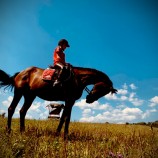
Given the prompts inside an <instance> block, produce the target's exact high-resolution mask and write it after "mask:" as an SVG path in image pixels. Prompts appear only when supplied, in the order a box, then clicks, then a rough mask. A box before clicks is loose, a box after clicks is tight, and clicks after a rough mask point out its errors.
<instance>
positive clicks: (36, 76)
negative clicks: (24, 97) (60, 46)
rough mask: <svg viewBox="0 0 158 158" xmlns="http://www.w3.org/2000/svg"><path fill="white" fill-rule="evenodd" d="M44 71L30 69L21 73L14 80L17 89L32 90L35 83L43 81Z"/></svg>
mask: <svg viewBox="0 0 158 158" xmlns="http://www.w3.org/2000/svg"><path fill="white" fill-rule="evenodd" d="M43 71H44V69H42V68H38V67H34V66H32V67H29V68H26V69H25V70H23V71H21V72H20V73H19V74H18V75H17V76H16V77H15V79H14V81H15V86H16V87H17V88H23V87H26V86H29V87H30V88H31V87H32V85H33V84H34V83H35V82H39V81H40V80H41V76H42V73H43Z"/></svg>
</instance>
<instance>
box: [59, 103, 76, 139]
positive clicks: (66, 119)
mask: <svg viewBox="0 0 158 158" xmlns="http://www.w3.org/2000/svg"><path fill="white" fill-rule="evenodd" d="M73 105H74V101H71V102H70V101H67V102H65V107H64V111H63V114H62V116H61V119H60V123H59V126H58V128H57V134H58V135H59V133H60V131H61V129H62V126H63V124H64V122H65V129H64V139H65V138H67V136H68V128H69V123H70V117H71V110H72V106H73Z"/></svg>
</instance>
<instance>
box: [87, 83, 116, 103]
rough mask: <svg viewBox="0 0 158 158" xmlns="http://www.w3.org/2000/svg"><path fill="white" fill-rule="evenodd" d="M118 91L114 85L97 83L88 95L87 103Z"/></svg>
mask: <svg viewBox="0 0 158 158" xmlns="http://www.w3.org/2000/svg"><path fill="white" fill-rule="evenodd" d="M110 92H111V93H112V94H113V93H117V90H116V89H114V88H113V87H112V86H109V85H107V84H105V83H104V82H99V83H96V84H95V85H94V87H93V89H92V90H91V92H90V93H89V94H88V95H87V97H86V102H87V103H89V104H90V103H93V102H94V101H96V100H98V99H99V98H101V97H103V96H104V95H106V94H108V93H110Z"/></svg>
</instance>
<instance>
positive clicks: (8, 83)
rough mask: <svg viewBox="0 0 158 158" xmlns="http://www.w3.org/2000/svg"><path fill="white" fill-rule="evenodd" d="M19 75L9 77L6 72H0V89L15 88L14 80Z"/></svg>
mask: <svg viewBox="0 0 158 158" xmlns="http://www.w3.org/2000/svg"><path fill="white" fill-rule="evenodd" d="M18 74H19V72H18V73H16V74H15V75H13V76H10V75H8V74H7V73H6V72H4V71H3V70H0V88H2V87H5V89H6V88H9V87H10V88H11V90H12V89H13V87H14V78H15V77H16V76H17V75H18Z"/></svg>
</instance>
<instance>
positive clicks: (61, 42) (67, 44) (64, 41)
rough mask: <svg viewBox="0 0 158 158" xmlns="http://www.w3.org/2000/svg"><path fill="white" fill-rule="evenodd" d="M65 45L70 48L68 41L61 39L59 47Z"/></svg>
mask: <svg viewBox="0 0 158 158" xmlns="http://www.w3.org/2000/svg"><path fill="white" fill-rule="evenodd" d="M63 44H66V46H67V47H70V45H69V43H68V41H67V40H66V39H61V40H60V41H59V42H58V46H61V45H63Z"/></svg>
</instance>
